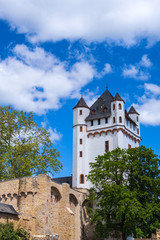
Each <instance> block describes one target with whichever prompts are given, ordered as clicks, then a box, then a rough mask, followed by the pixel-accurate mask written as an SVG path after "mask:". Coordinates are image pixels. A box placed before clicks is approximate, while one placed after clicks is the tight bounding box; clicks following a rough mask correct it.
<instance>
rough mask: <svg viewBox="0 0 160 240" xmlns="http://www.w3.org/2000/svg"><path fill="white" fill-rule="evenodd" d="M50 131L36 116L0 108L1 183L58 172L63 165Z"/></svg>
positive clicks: (9, 108) (9, 107)
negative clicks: (54, 146) (36, 121)
mask: <svg viewBox="0 0 160 240" xmlns="http://www.w3.org/2000/svg"><path fill="white" fill-rule="evenodd" d="M58 157H59V152H58V151H57V150H56V149H55V148H53V144H52V141H51V140H50V135H49V132H48V131H47V130H46V129H44V128H39V127H38V125H37V124H36V123H35V121H34V116H33V114H32V113H31V112H30V113H26V112H23V111H17V110H14V109H13V108H12V107H11V106H8V107H0V180H5V179H12V178H19V177H23V176H31V175H32V174H36V175H37V174H40V173H51V174H52V175H53V174H54V172H58V171H59V170H60V169H61V168H62V164H61V163H60V162H59V160H58V159H57V158H58Z"/></svg>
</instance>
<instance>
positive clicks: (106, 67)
mask: <svg viewBox="0 0 160 240" xmlns="http://www.w3.org/2000/svg"><path fill="white" fill-rule="evenodd" d="M112 72H113V71H112V67H111V65H110V64H109V63H105V65H104V68H103V70H102V71H101V72H99V73H97V75H96V77H97V78H102V77H103V76H105V75H106V74H109V73H112Z"/></svg>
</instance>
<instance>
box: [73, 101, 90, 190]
mask: <svg viewBox="0 0 160 240" xmlns="http://www.w3.org/2000/svg"><path fill="white" fill-rule="evenodd" d="M88 114H89V107H88V106H87V104H86V102H85V101H84V99H83V97H81V98H80V100H79V102H78V103H77V105H76V106H75V107H74V108H73V174H72V186H73V187H83V186H84V181H85V180H84V178H85V176H84V172H85V159H86V155H85V153H86V149H85V148H86V128H87V123H86V121H85V118H86V117H87V116H88Z"/></svg>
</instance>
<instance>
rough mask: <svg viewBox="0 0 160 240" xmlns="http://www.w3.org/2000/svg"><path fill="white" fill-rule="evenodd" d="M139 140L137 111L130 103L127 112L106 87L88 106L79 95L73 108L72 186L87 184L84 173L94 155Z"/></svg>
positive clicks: (117, 96) (118, 98) (131, 144)
mask: <svg viewBox="0 0 160 240" xmlns="http://www.w3.org/2000/svg"><path fill="white" fill-rule="evenodd" d="M140 141H141V137H140V123H139V114H138V113H137V112H136V110H135V109H134V107H133V106H132V107H131V108H130V110H129V112H127V111H126V110H125V103H124V100H123V99H122V98H121V97H120V96H119V94H118V93H117V94H116V95H115V97H113V96H112V95H111V93H110V92H109V91H108V89H106V91H105V92H104V93H103V94H102V95H101V97H99V98H98V99H97V100H96V101H95V103H94V104H93V105H92V106H91V107H90V108H89V107H88V106H87V104H86V103H85V101H84V99H83V98H82V97H81V99H80V100H79V102H78V103H77V105H76V106H75V107H74V108H73V174H72V187H73V188H87V189H89V188H90V187H91V183H90V182H89V181H87V179H86V177H85V176H86V175H88V173H89V171H90V167H89V163H90V162H93V161H94V160H95V158H96V157H97V156H98V155H103V154H104V153H105V151H112V150H113V149H115V148H117V147H120V148H126V149H127V148H134V147H138V146H139V143H140Z"/></svg>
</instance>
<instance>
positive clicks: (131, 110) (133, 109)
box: [128, 106, 139, 115]
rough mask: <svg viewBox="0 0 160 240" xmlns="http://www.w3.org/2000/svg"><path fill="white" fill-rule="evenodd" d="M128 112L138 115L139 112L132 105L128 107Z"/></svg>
mask: <svg viewBox="0 0 160 240" xmlns="http://www.w3.org/2000/svg"><path fill="white" fill-rule="evenodd" d="M128 114H138V115H139V113H137V112H136V110H135V108H134V107H133V106H131V108H130V109H129V112H128Z"/></svg>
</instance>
